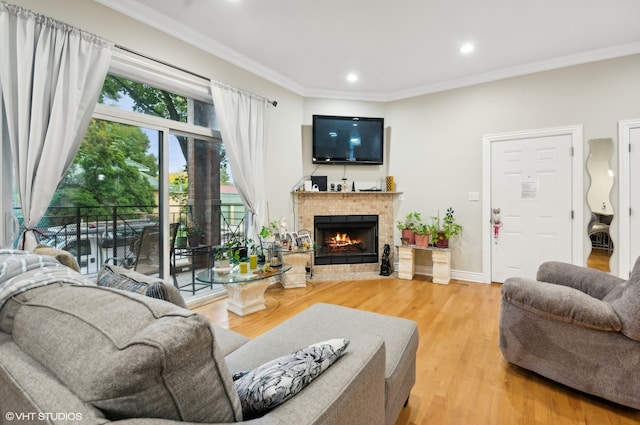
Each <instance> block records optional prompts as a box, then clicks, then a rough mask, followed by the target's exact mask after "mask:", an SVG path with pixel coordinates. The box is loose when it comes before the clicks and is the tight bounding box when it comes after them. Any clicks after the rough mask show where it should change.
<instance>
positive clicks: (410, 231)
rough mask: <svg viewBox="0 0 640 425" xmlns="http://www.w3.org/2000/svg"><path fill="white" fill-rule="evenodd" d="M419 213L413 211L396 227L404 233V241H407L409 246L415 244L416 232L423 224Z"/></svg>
mask: <svg viewBox="0 0 640 425" xmlns="http://www.w3.org/2000/svg"><path fill="white" fill-rule="evenodd" d="M421 220H422V219H421V217H420V213H419V212H415V211H412V212H410V213H409V214H407V216H406V217H405V218H404V221H398V222H397V223H396V227H397V228H398V230H400V232H402V239H405V238H406V239H407V240H408V244H409V245H413V244H414V243H415V233H414V232H415V230H416V227H417V226H418V225H419V224H420V222H421Z"/></svg>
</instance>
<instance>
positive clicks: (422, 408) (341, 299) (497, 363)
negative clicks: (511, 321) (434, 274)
mask: <svg viewBox="0 0 640 425" xmlns="http://www.w3.org/2000/svg"><path fill="white" fill-rule="evenodd" d="M266 301H267V309H266V310H264V311H261V312H258V313H255V314H251V315H249V316H246V317H239V316H236V315H235V314H233V313H229V312H227V310H226V306H227V303H226V300H220V301H216V302H214V303H210V304H207V305H204V306H201V307H198V308H196V309H195V310H196V311H197V312H199V313H202V314H204V315H206V316H208V317H209V319H210V320H211V321H212V322H214V323H216V324H218V325H221V326H223V327H227V328H229V329H232V330H234V331H237V332H240V333H242V334H244V335H247V336H249V337H254V336H256V335H259V334H261V333H263V332H265V331H267V330H268V329H270V328H272V327H273V326H275V325H277V324H278V323H280V322H282V321H284V320H285V319H287V318H289V317H291V316H292V315H294V314H296V313H298V312H300V311H302V310H303V309H305V308H306V307H308V306H310V305H312V304H314V303H316V302H327V303H334V304H340V305H344V306H348V307H354V308H359V309H363V310H368V311H374V312H378V313H383V314H389V315H393V316H399V317H405V318H408V319H412V320H415V321H416V322H417V323H418V327H419V330H420V345H419V347H418V356H417V374H416V384H415V386H414V388H413V390H412V392H411V397H410V399H409V405H408V406H407V407H406V408H405V409H404V410H403V412H402V413H401V415H400V417H399V418H398V421H397V425H412V424H433V425H448V424H450V425H463V424H491V425H494V424H504V425H512V424H523V425H526V424H545V425H547V424H553V425H563V424H566V425H569V424H571V425H575V424H597V425H614V424H620V425H625V424H638V423H640V412H639V411H636V410H633V409H629V408H625V407H622V406H619V405H616V404H613V403H609V402H607V401H605V400H602V399H599V398H596V397H592V396H589V395H586V394H583V393H580V392H577V391H574V390H572V389H570V388H567V387H564V386H562V385H560V384H557V383H555V382H552V381H549V380H547V379H545V378H542V377H540V376H538V375H535V374H533V373H531V372H528V371H526V370H524V369H520V368H518V367H516V366H513V365H510V364H508V363H506V362H505V361H504V360H503V358H502V354H501V353H500V350H499V348H498V317H499V310H500V285H499V284H492V285H486V284H479V283H471V282H464V281H455V280H453V281H451V283H450V284H449V285H437V284H433V283H431V281H430V278H428V277H417V278H416V279H414V280H412V281H408V280H400V279H396V278H393V277H388V278H379V279H371V280H351V281H348V280H344V281H331V282H311V283H309V284H308V286H307V288H300V289H287V290H285V289H283V288H282V287H281V286H280V285H274V286H272V287H270V288H269V289H268V290H267V293H266Z"/></svg>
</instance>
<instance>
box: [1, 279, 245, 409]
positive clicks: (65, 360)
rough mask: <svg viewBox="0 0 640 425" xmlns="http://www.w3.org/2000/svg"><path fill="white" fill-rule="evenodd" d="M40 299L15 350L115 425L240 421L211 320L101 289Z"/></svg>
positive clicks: (22, 316) (18, 324)
mask: <svg viewBox="0 0 640 425" xmlns="http://www.w3.org/2000/svg"><path fill="white" fill-rule="evenodd" d="M41 294H42V295H36V296H35V297H32V298H30V299H29V300H27V301H25V302H23V303H22V305H21V306H20V308H19V309H18V310H17V312H15V316H14V318H13V329H12V335H13V338H14V341H15V343H16V344H17V345H18V346H19V347H20V349H21V350H22V351H24V352H25V353H26V354H28V355H29V356H31V357H33V358H34V359H35V360H36V361H37V362H39V363H40V364H41V365H42V366H43V367H45V368H46V369H48V370H49V371H50V372H51V373H52V374H53V375H54V376H55V377H56V378H57V379H58V380H60V381H61V382H62V383H63V384H64V385H66V386H67V387H69V389H70V390H71V391H72V392H73V393H75V394H76V395H78V397H80V398H81V399H82V400H83V401H86V402H87V403H90V404H92V405H93V406H95V407H97V408H98V409H100V410H101V411H102V412H103V413H104V415H105V416H106V417H107V418H108V419H111V420H116V419H121V418H146V417H153V418H165V419H173V420H180V421H191V422H233V421H239V420H241V418H242V409H241V405H240V400H239V398H238V395H237V393H236V391H235V387H234V384H233V381H232V379H231V373H230V372H229V369H228V368H227V366H226V363H225V360H224V358H223V357H222V355H221V354H220V351H219V349H218V347H217V344H216V341H215V335H214V333H213V332H212V330H211V326H210V324H209V322H208V320H207V319H206V318H205V317H204V316H201V315H198V314H196V313H193V312H190V311H189V310H186V309H183V308H179V307H177V306H175V305H173V304H170V303H167V302H164V301H160V300H156V299H153V298H148V297H146V296H143V295H139V294H136V293H129V292H124V291H120V290H114V289H110V288H103V287H98V286H75V285H61V286H60V287H59V288H57V289H56V290H49V291H46V292H44V291H43V292H41Z"/></svg>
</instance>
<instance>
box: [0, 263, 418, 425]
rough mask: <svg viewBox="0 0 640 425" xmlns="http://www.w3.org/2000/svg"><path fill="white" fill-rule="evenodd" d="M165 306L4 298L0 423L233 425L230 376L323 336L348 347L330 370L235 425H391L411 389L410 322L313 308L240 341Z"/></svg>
mask: <svg viewBox="0 0 640 425" xmlns="http://www.w3.org/2000/svg"><path fill="white" fill-rule="evenodd" d="M0 269H1V264H0ZM0 275H1V273H0ZM165 289H167V291H168V292H170V293H174V289H175V288H173V286H170V285H167V288H165ZM174 295H175V293H174ZM172 299H173V300H174V302H176V303H177V304H179V305H176V304H173V303H170V302H167V301H163V300H158V299H154V298H150V297H148V296H145V295H141V294H138V293H133V292H128V291H123V290H118V289H113V288H108V287H100V286H95V285H90V284H89V285H79V284H71V283H60V282H54V283H48V284H47V285H44V286H38V287H33V288H30V289H28V290H24V291H21V292H20V293H18V294H15V295H13V296H12V297H11V298H9V299H8V300H7V301H6V302H5V303H4V305H3V306H2V308H1V309H0V414H1V415H2V416H0V417H1V418H2V419H1V420H0V421H2V420H5V419H7V418H10V417H11V415H14V416H13V418H16V419H17V418H21V419H25V418H27V419H31V420H32V421H31V422H29V423H48V424H78V423H82V424H83V425H85V424H102V423H112V422H113V423H118V424H120V423H122V424H174V423H228V422H242V421H243V418H242V407H241V403H240V400H239V397H238V394H237V392H236V391H235V387H234V382H233V379H232V372H238V371H246V370H251V369H254V368H256V367H258V366H260V365H262V364H264V363H266V362H268V361H270V360H273V359H275V358H277V357H280V356H283V355H285V354H288V353H291V352H293V351H295V350H297V349H299V348H301V347H305V346H307V345H310V344H314V343H317V342H320V341H324V340H327V339H331V338H347V339H349V341H350V342H349V345H348V346H347V349H346V351H345V353H344V355H342V357H341V358H340V359H339V360H337V361H336V362H335V363H334V364H333V365H332V366H331V367H329V368H328V369H327V370H326V371H324V372H323V373H322V374H321V375H320V376H318V377H317V378H316V379H315V380H313V381H312V382H311V383H310V384H309V385H308V386H307V387H306V388H304V389H303V390H302V391H301V392H299V393H298V394H297V395H295V396H294V397H293V398H291V399H289V400H287V401H285V402H284V403H283V404H281V405H279V406H278V407H275V408H274V409H273V410H270V411H268V412H267V413H266V414H264V416H262V417H259V418H256V419H251V420H245V421H244V422H246V423H252V424H253V423H255V424H367V425H374V424H393V423H395V421H396V419H397V417H398V415H399V413H400V411H401V409H402V407H403V405H404V404H405V402H406V401H407V400H408V397H409V393H410V391H411V388H412V386H413V384H414V382H415V357H416V350H417V345H418V334H417V327H416V324H415V323H414V322H412V321H409V320H406V319H402V318H395V317H388V316H383V315H379V314H375V313H370V312H365V311H359V310H355V309H350V308H346V307H341V306H336V305H330V304H316V305H313V306H311V307H310V308H308V309H306V310H304V311H303V312H301V313H300V314H298V315H296V316H294V317H292V318H291V319H289V320H287V321H285V322H284V323H282V324H280V325H278V326H276V327H274V328H273V329H272V330H270V331H268V332H266V333H265V334H263V335H261V336H259V337H257V338H254V339H251V340H250V339H248V338H246V337H244V336H242V335H240V334H238V333H235V332H232V331H230V330H227V329H224V328H221V327H217V326H211V324H210V323H209V322H208V321H207V319H206V318H205V317H203V316H201V315H199V314H196V313H194V312H191V311H189V310H187V309H186V308H184V307H185V306H184V302H183V301H181V298H180V297H178V298H177V299H176V298H175V297H173V298H172ZM180 304H182V305H180ZM159 418H161V419H159ZM78 419H81V420H78Z"/></svg>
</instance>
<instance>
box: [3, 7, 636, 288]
mask: <svg viewBox="0 0 640 425" xmlns="http://www.w3.org/2000/svg"><path fill="white" fill-rule="evenodd" d="M11 2H13V3H16V4H19V5H21V6H23V7H26V8H29V9H32V10H34V11H37V12H39V13H43V14H46V15H49V16H52V17H55V18H57V19H60V20H62V21H65V22H68V23H70V24H73V25H76V26H78V27H81V28H83V29H86V30H88V31H91V32H94V33H97V34H99V35H101V36H104V37H105V38H108V39H110V40H112V41H114V42H115V43H116V44H118V45H121V46H124V47H127V48H129V49H131V50H134V51H137V52H140V53H143V54H145V55H147V56H150V57H152V58H156V59H160V60H163V61H165V62H168V63H172V64H175V65H177V66H179V67H181V68H184V69H188V70H190V71H192V72H195V73H197V74H200V75H203V76H206V77H210V78H212V79H215V80H218V81H222V82H225V83H228V84H231V85H233V86H236V87H239V88H242V89H245V90H249V91H252V92H254V93H257V94H260V95H262V96H265V97H268V98H270V99H276V100H277V101H278V106H277V107H276V108H270V113H269V120H270V122H269V128H268V131H269V135H268V148H267V150H268V154H267V158H266V159H267V161H268V174H267V177H266V181H265V190H266V191H267V193H268V195H267V198H268V202H269V215H270V218H271V219H272V220H274V219H276V218H278V217H281V216H284V217H286V218H287V219H288V220H289V222H290V223H293V203H292V200H291V196H290V192H291V190H292V188H293V187H294V186H295V185H296V183H297V182H299V181H301V180H302V179H303V177H304V176H305V175H308V174H310V173H311V172H314V174H316V175H328V176H329V179H332V178H333V177H335V178H336V179H340V178H341V177H342V176H343V174H346V176H347V177H348V178H350V179H356V180H361V179H369V178H374V177H375V178H379V177H383V176H386V175H393V176H394V177H395V180H396V184H397V187H396V189H397V190H398V191H401V192H403V195H402V200H401V201H400V200H398V202H397V205H396V206H397V208H396V219H399V218H400V217H402V216H404V215H405V214H406V213H407V212H408V211H414V210H415V211H420V212H422V213H423V215H426V216H429V215H434V214H437V212H438V210H440V213H441V214H442V213H443V212H444V210H445V209H446V208H448V207H450V206H451V207H453V208H454V209H455V211H456V216H457V218H458V220H459V222H460V223H461V224H462V225H463V226H464V231H463V234H462V236H461V237H460V238H459V240H458V241H457V242H456V249H455V252H454V255H453V259H452V268H453V269H454V270H459V271H464V272H469V273H471V274H473V273H477V274H478V275H480V274H481V272H482V246H481V243H482V231H483V230H486V229H487V226H488V223H481V212H482V211H481V205H482V194H480V195H481V197H480V200H479V201H469V200H468V195H469V192H481V190H482V187H481V177H482V162H481V158H482V155H481V153H482V136H483V135H485V134H490V133H501V132H507V131H518V130H530V129H538V128H547V127H557V126H565V125H574V124H582V125H584V139H585V140H589V139H594V138H611V139H613V140H614V141H615V146H616V148H615V149H616V152H617V122H618V121H619V120H622V119H632V118H638V117H639V115H640V111H639V109H638V107H637V105H638V103H637V99H639V98H640V78H638V75H640V55H635V56H629V57H625V58H619V59H613V60H608V61H602V62H596V63H592V64H587V65H581V66H575V67H569V68H564V69H561V70H555V71H548V72H542V73H537V74H531V75H527V76H523V77H517V78H510V79H506V80H502V81H498V82H493V83H486V84H481V85H477V86H471V87H467V88H461V89H457V90H449V91H446V92H442V93H436V94H431V95H425V96H420V97H415V98H411V99H406V100H399V101H394V102H389V103H378V102H355V101H340V100H325V99H303V98H301V97H300V96H297V95H295V94H293V93H291V92H289V91H288V90H285V89H283V88H281V87H278V86H276V85H275V84H272V83H270V82H268V81H267V80H264V79H262V78H259V77H256V76H255V75H253V74H251V73H249V72H246V71H244V70H242V69H240V68H238V67H236V66H233V65H231V64H229V63H228V62H225V61H223V60H221V59H219V58H216V57H214V56H211V55H209V54H207V53H205V52H203V51H201V50H199V49H197V48H194V47H191V46H189V45H187V44H185V43H183V42H181V41H179V40H177V39H175V38H173V37H171V36H169V35H167V34H165V33H162V32H160V31H157V30H155V29H153V28H150V27H146V26H144V25H142V24H140V23H138V22H137V21H133V20H131V19H129V18H127V17H124V16H122V15H120V14H118V13H116V12H114V11H112V10H110V9H107V8H104V7H102V6H100V5H98V4H96V3H94V2H92V1H86V0H48V1H41V0H19V1H16V0H13V1H11ZM313 114H335V115H361V116H382V117H384V118H385V126H387V127H389V128H390V137H389V145H388V152H387V153H388V155H387V156H386V159H385V165H384V166H380V167H374V168H372V169H367V168H361V167H356V166H349V167H346V168H345V167H342V166H333V167H336V168H333V167H329V166H324V165H323V166H322V167H319V168H318V169H317V170H315V171H314V168H313V166H312V165H311V163H310V156H309V155H307V154H305V153H304V150H303V147H304V146H303V143H308V138H304V139H303V133H304V131H305V128H307V130H306V131H308V126H309V125H311V116H312V115H313ZM585 143H586V142H585ZM584 152H585V158H584V159H585V160H586V155H588V153H589V150H588V146H587V145H586V144H585V149H584ZM615 156H617V155H615ZM613 165H614V167H615V168H614V173H615V174H616V175H617V164H613ZM325 167H326V168H325ZM584 180H585V188H584V194H585V199H586V187H587V186H588V184H589V178H588V175H587V174H586V170H585V179H584ZM617 188H618V185H617V179H616V182H615V184H614V188H613V191H612V194H613V195H612V202H613V203H614V209H616V207H617V202H618V196H617V190H618V189H617ZM588 213H589V210H588V207H587V205H586V200H585V205H584V214H585V216H586V217H588V215H587V214H588ZM587 221H588V220H587ZM585 223H586V222H585ZM617 231H618V230H617V222H616V221H615V220H614V223H613V225H612V234H613V237H614V242H615V240H616V237H617ZM397 240H398V241H399V236H397ZM588 252H589V248H588V239H587V237H586V231H585V255H587V254H588ZM614 255H615V254H614ZM616 263H617V261H616V259H615V258H614V260H613V261H612V264H616ZM429 264H430V259H429V257H428V256H427V257H425V258H419V259H418V265H429ZM614 272H615V270H614Z"/></svg>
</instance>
